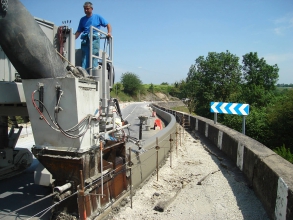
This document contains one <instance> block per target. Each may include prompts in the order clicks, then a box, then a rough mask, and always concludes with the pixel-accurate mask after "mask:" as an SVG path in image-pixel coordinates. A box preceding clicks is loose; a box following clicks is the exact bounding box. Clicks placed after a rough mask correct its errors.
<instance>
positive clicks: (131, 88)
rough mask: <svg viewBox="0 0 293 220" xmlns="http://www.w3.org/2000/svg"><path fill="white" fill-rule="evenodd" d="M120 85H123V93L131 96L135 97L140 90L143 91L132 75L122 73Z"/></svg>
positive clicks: (138, 81) (137, 80)
mask: <svg viewBox="0 0 293 220" xmlns="http://www.w3.org/2000/svg"><path fill="white" fill-rule="evenodd" d="M121 83H122V85H123V90H124V92H125V93H127V94H129V95H132V96H133V95H137V94H138V93H139V92H140V91H141V90H143V87H142V82H141V80H140V79H139V77H138V76H137V75H136V74H134V73H130V72H126V73H122V76H121Z"/></svg>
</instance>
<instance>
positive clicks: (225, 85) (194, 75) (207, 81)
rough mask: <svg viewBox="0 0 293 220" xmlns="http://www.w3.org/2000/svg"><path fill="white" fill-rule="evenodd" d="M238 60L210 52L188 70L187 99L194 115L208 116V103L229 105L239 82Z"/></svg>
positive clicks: (229, 55) (231, 56)
mask: <svg viewBox="0 0 293 220" xmlns="http://www.w3.org/2000/svg"><path fill="white" fill-rule="evenodd" d="M238 61H239V58H238V57H237V56H236V55H233V54H231V53H230V52H229V51H226V52H225V53H224V52H222V53H216V52H210V53H208V56H207V57H206V58H204V57H203V56H200V57H198V58H197V59H196V60H195V64H194V65H192V66H191V67H190V68H189V72H188V75H187V78H186V85H187V86H186V87H185V88H186V90H187V91H188V92H187V95H188V96H191V97H190V99H191V100H194V102H195V108H196V112H197V114H199V115H202V116H206V117H207V116H209V115H210V113H209V108H210V102H212V101H221V102H226V101H233V100H231V99H232V98H233V95H235V93H237V92H238V90H239V88H240V82H241V67H240V65H239V62H238Z"/></svg>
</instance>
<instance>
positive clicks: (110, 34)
mask: <svg viewBox="0 0 293 220" xmlns="http://www.w3.org/2000/svg"><path fill="white" fill-rule="evenodd" d="M107 30H108V34H107V36H108V37H111V36H112V27H111V24H110V23H108V24H107Z"/></svg>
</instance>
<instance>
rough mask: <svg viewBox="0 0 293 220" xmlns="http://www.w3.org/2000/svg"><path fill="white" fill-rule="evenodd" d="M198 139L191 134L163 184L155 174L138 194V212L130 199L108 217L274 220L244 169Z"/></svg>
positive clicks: (162, 170)
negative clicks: (253, 188) (261, 201)
mask: <svg viewBox="0 0 293 220" xmlns="http://www.w3.org/2000/svg"><path fill="white" fill-rule="evenodd" d="M197 135H198V134H196V133H195V132H193V133H190V134H189V133H185V136H184V137H183V140H182V146H180V145H179V144H178V149H177V151H176V149H174V151H173V152H172V155H171V157H169V158H168V159H167V161H166V163H165V165H163V166H162V167H161V168H160V170H159V176H158V181H157V175H156V172H155V173H154V174H153V176H151V177H150V178H149V179H148V180H147V181H146V183H145V184H144V185H143V186H142V187H141V188H139V189H137V190H136V192H135V194H134V196H133V200H132V201H133V204H132V208H131V207H130V206H131V203H130V198H129V197H128V198H124V199H123V200H122V202H121V203H120V206H118V207H115V208H113V210H112V212H111V213H110V215H108V217H107V218H106V219H108V220H118V219H127V220H131V219H166V220H170V219H268V217H267V215H266V212H265V210H264V209H263V206H262V204H261V203H260V201H259V200H258V199H257V198H256V196H255V194H254V192H253V190H252V189H251V188H249V187H248V184H247V182H246V180H245V177H244V176H243V174H242V173H241V172H240V171H239V169H238V168H237V167H235V165H233V164H232V163H231V161H229V159H227V158H225V156H224V155H223V154H221V152H218V150H217V149H216V148H214V147H212V146H210V144H209V143H203V142H202V141H200V139H199V137H198V136H197ZM170 158H171V159H170ZM171 166H172V167H171Z"/></svg>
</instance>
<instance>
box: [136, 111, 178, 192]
mask: <svg viewBox="0 0 293 220" xmlns="http://www.w3.org/2000/svg"><path fill="white" fill-rule="evenodd" d="M152 107H153V110H154V111H155V112H156V114H157V116H159V117H160V118H161V119H162V120H163V121H165V123H166V127H165V128H164V129H163V130H161V131H160V132H158V133H157V134H156V135H155V136H154V137H152V138H149V139H147V140H146V141H145V143H144V145H143V146H142V147H143V149H144V150H145V152H144V153H140V154H136V153H133V152H132V154H131V161H132V163H133V166H132V178H131V179H132V185H133V187H134V188H137V187H138V186H139V185H140V184H141V183H143V181H144V180H146V179H147V178H148V177H149V176H150V175H151V174H152V173H153V172H154V171H155V170H156V167H157V150H156V146H159V147H160V149H159V150H158V164H159V165H160V164H162V163H163V162H164V161H165V158H166V157H167V156H168V154H169V151H170V141H169V139H170V134H171V138H172V139H173V140H175V132H176V120H175V117H174V116H173V115H172V114H169V113H167V112H165V111H162V110H161V109H159V108H157V107H154V106H152ZM157 138H158V145H157V143H156V140H157ZM173 143H174V141H173V142H172V144H173ZM173 145H174V144H173Z"/></svg>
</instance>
